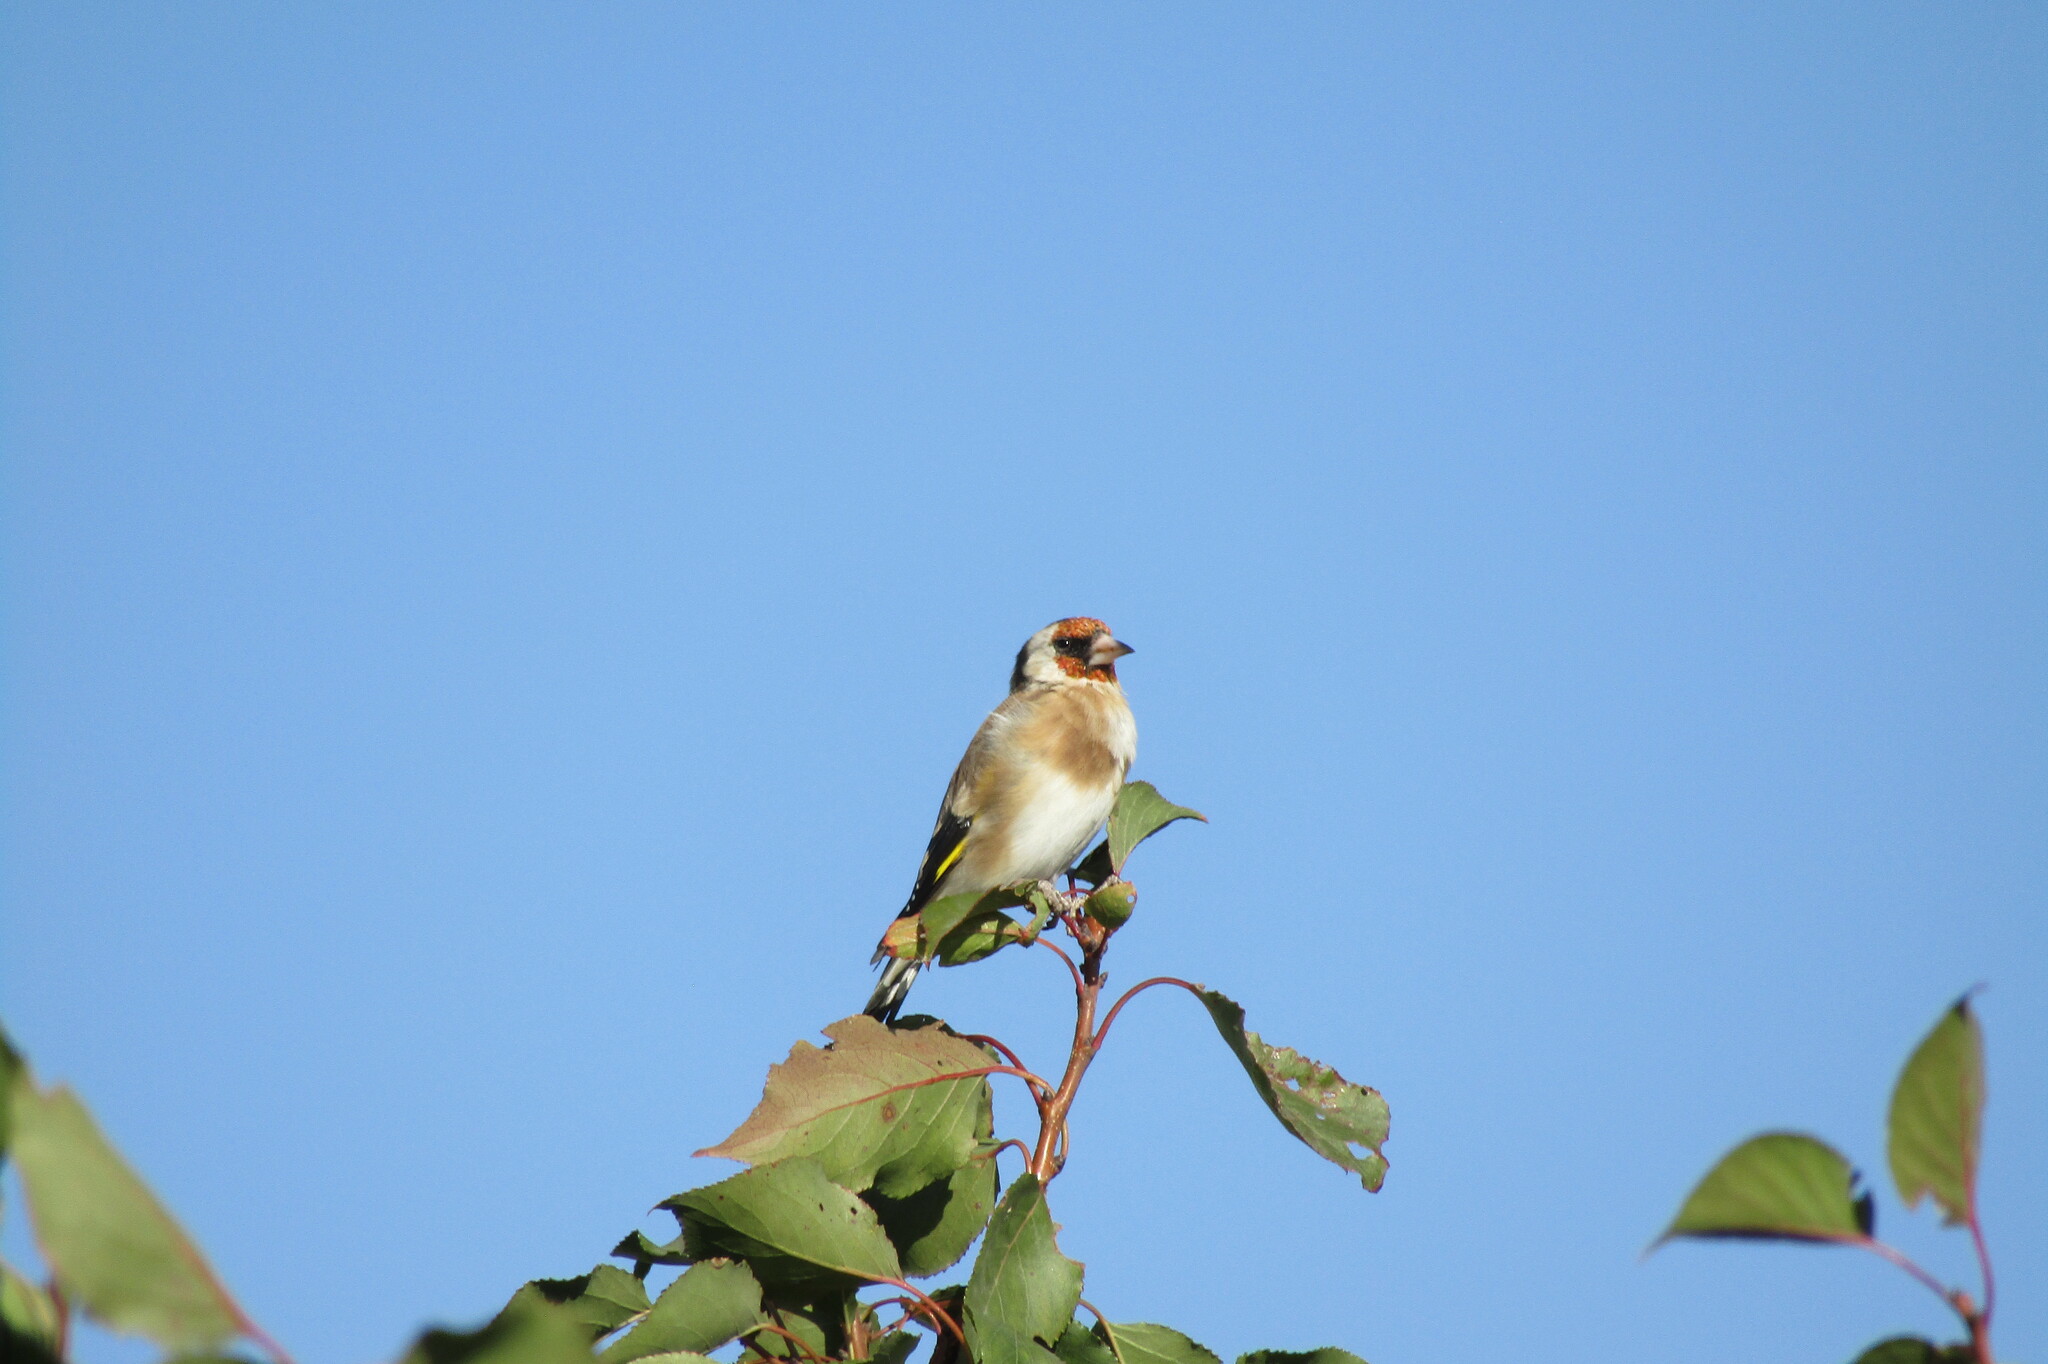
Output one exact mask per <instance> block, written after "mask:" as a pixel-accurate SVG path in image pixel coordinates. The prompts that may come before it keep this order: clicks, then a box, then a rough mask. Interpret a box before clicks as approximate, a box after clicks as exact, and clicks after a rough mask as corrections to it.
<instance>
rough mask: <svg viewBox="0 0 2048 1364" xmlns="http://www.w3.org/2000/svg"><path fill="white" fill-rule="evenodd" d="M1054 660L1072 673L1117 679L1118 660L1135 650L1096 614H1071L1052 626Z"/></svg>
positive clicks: (1093, 678)
mask: <svg viewBox="0 0 2048 1364" xmlns="http://www.w3.org/2000/svg"><path fill="white" fill-rule="evenodd" d="M1052 649H1053V661H1054V662H1055V663H1057V664H1058V665H1059V670H1060V671H1061V672H1063V673H1065V674H1066V675H1067V676H1069V677H1085V678H1087V679H1088V680H1089V681H1091V682H1114V681H1116V661H1117V660H1118V659H1119V658H1122V657H1123V656H1124V655H1125V654H1127V653H1130V652H1132V650H1131V646H1130V645H1128V644H1125V643H1123V642H1122V641H1120V640H1119V639H1117V637H1116V636H1115V635H1112V634H1111V633H1110V632H1109V627H1108V626H1107V625H1104V624H1103V623H1102V622H1101V621H1099V620H1096V619H1095V618H1094V617H1092V616H1071V617H1069V618H1068V619H1066V620H1063V621H1060V622H1058V623H1056V624H1055V625H1054V626H1053V627H1052Z"/></svg>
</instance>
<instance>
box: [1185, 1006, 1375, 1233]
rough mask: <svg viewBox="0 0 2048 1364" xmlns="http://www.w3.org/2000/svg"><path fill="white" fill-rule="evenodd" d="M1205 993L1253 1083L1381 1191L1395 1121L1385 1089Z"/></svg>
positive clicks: (1369, 1187) (1325, 1151)
mask: <svg viewBox="0 0 2048 1364" xmlns="http://www.w3.org/2000/svg"><path fill="white" fill-rule="evenodd" d="M1201 999H1202V1004H1203V1007H1205V1008H1207V1009H1208V1011H1209V1017H1210V1018H1211V1019H1213V1020H1215V1023H1216V1031H1217V1032H1219V1033H1221V1034H1222V1035H1223V1040H1224V1042H1226V1043H1227V1044H1229V1047H1230V1050H1231V1051H1232V1052H1234V1053H1236V1055H1237V1059H1238V1061H1239V1063H1240V1064H1242V1065H1243V1066H1244V1072H1245V1074H1246V1075H1249V1076H1250V1077H1251V1081H1252V1088H1254V1089H1256V1090H1257V1091H1258V1092H1259V1097H1260V1098H1261V1099H1264V1100H1265V1101H1266V1107H1268V1108H1270V1109H1272V1110H1273V1116H1274V1117H1276V1118H1278V1119H1280V1122H1281V1125H1282V1126H1284V1127H1285V1128H1286V1129H1287V1130H1288V1131H1290V1132H1292V1133H1293V1134H1294V1135H1295V1136H1297V1137H1299V1138H1301V1140H1302V1141H1303V1142H1304V1143H1306V1144H1307V1146H1308V1148H1309V1149H1310V1150H1312V1151H1314V1152H1315V1153H1316V1154H1317V1155H1319V1156H1321V1157H1322V1158H1323V1159H1325V1160H1328V1161H1331V1162H1333V1163H1335V1164H1337V1165H1341V1166H1343V1167H1344V1168H1345V1169H1347V1170H1349V1171H1351V1172H1352V1173H1353V1174H1355V1175H1357V1176H1358V1180H1359V1183H1361V1184H1363V1185H1364V1186H1365V1189H1366V1192H1367V1193H1378V1192H1379V1188H1380V1185H1381V1184H1382V1183H1384V1182H1385V1180H1386V1177H1387V1158H1386V1157H1385V1156H1384V1155H1383V1154H1381V1152H1380V1147H1382V1146H1383V1145H1385V1144H1386V1140H1387V1129H1388V1124H1389V1122H1390V1121H1391V1117H1390V1115H1389V1113H1388V1111H1387V1101H1386V1100H1385V1099H1384V1098H1382V1097H1381V1096H1380V1092H1379V1091H1378V1090H1377V1089H1373V1088H1372V1087H1371V1086H1369V1085H1357V1084H1353V1083H1351V1081H1349V1080H1347V1079H1345V1078H1344V1077H1343V1076H1342V1075H1339V1074H1338V1073H1337V1072H1336V1071H1335V1070H1334V1069H1332V1068H1331V1067H1329V1066H1326V1065H1324V1064H1323V1063H1322V1062H1320V1061H1312V1060H1310V1059H1309V1058H1308V1057H1306V1056H1303V1055H1302V1054H1301V1053H1300V1052H1298V1051H1296V1050H1294V1049H1293V1048H1292V1047H1275V1046H1272V1045H1270V1044H1269V1043H1267V1042H1266V1041H1264V1040H1263V1039H1262V1038H1260V1036H1259V1035H1258V1034H1257V1033H1255V1032H1247V1031H1246V1030H1245V1026H1244V1009H1243V1008H1241V1007H1240V1006H1239V1005H1238V1004H1237V1003H1236V1001H1234V1000H1232V999H1229V998H1228V997H1226V996H1224V995H1221V994H1218V993H1217V992H1216V991H1214V990H1206V989H1205V990H1203V991H1202V993H1201ZM1356 1147H1363V1148H1364V1149H1363V1150H1362V1151H1360V1150H1355V1149H1353V1148H1356Z"/></svg>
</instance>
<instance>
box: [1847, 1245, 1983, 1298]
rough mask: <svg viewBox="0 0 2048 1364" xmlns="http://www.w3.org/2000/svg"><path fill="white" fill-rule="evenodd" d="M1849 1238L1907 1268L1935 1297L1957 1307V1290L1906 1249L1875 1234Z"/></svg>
mask: <svg viewBox="0 0 2048 1364" xmlns="http://www.w3.org/2000/svg"><path fill="white" fill-rule="evenodd" d="M1847 1239H1848V1240H1849V1244H1851V1245H1857V1246H1862V1247H1863V1248H1864V1249H1865V1250H1867V1251H1869V1252H1870V1253H1871V1254H1873V1255H1876V1256H1877V1257H1879V1258H1880V1259H1884V1260H1889V1261H1890V1262H1891V1263H1893V1264H1895V1265H1897V1266H1898V1267H1899V1268H1900V1269H1903V1270H1905V1271H1906V1272H1907V1273H1908V1274H1911V1275H1912V1276H1913V1277H1914V1278H1915V1279H1918V1280H1919V1281H1920V1282H1921V1283H1922V1284H1924V1285H1925V1286H1926V1287H1927V1290H1928V1291H1929V1292H1931V1293H1932V1294H1934V1296H1935V1297H1937V1298H1940V1299H1941V1300H1942V1301H1943V1302H1945V1303H1947V1304H1948V1305H1949V1306H1950V1307H1952V1308H1953V1307H1955V1305H1956V1295H1955V1291H1954V1290H1953V1289H1951V1288H1949V1287H1948V1286H1947V1285H1946V1284H1944V1283H1942V1281H1941V1280H1939V1279H1937V1278H1935V1277H1934V1276H1933V1275H1932V1274H1929V1273H1928V1272H1927V1271H1926V1270H1924V1269H1922V1268H1921V1267H1920V1266H1919V1265H1917V1264H1915V1263H1913V1261H1912V1260H1911V1259H1910V1258H1909V1257H1908V1256H1907V1255H1906V1253H1905V1252H1904V1251H1901V1250H1899V1249H1897V1248H1896V1247H1893V1246H1888V1245H1886V1244H1885V1243H1884V1242H1882V1241H1880V1240H1878V1239H1877V1238H1876V1237H1874V1236H1858V1237H1852V1238H1847Z"/></svg>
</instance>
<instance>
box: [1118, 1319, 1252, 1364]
mask: <svg viewBox="0 0 2048 1364" xmlns="http://www.w3.org/2000/svg"><path fill="white" fill-rule="evenodd" d="M1095 1334H1096V1336H1097V1337H1098V1338H1100V1339H1101V1340H1102V1341H1104V1342H1105V1343H1112V1342H1113V1348H1114V1349H1115V1351H1116V1353H1117V1355H1118V1356H1119V1357H1120V1358H1121V1360H1122V1364H1223V1361H1222V1360H1221V1359H1220V1358H1218V1357H1217V1354H1216V1352H1215V1351H1214V1350H1212V1349H1210V1348H1209V1347H1208V1346H1206V1345H1198V1344H1196V1343H1195V1342H1194V1341H1192V1340H1189V1339H1188V1338H1187V1337H1186V1336H1184V1335H1182V1334H1181V1333H1180V1332H1178V1331H1176V1330H1174V1329H1173V1328H1172V1327H1171V1326H1159V1325H1156V1324H1154V1323H1153V1322H1149V1321H1130V1322H1125V1321H1119V1322H1097V1323H1096V1324H1095Z"/></svg>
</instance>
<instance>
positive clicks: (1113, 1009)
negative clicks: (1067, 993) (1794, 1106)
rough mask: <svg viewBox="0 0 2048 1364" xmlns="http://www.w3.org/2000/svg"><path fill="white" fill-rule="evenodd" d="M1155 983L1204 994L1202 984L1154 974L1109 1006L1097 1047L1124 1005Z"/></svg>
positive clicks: (1195, 994) (1096, 1037) (1097, 1037)
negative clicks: (1176, 986)
mask: <svg viewBox="0 0 2048 1364" xmlns="http://www.w3.org/2000/svg"><path fill="white" fill-rule="evenodd" d="M1155 985H1178V986H1180V988H1181V989H1183V990H1186V991H1187V992H1188V993H1189V994H1191V995H1194V996H1195V997H1196V998H1198V999H1199V998H1200V997H1201V994H1202V987H1201V986H1199V985H1193V984H1190V983H1189V982H1187V981H1185V980H1182V979H1181V978H1180V977H1178V976H1154V977H1152V979H1150V980H1141V981H1139V982H1138V983H1137V984H1136V985H1133V986H1132V987H1131V988H1130V989H1128V990H1126V991H1124V992H1123V993H1122V994H1121V995H1119V996H1117V1001H1116V1003H1114V1004H1112V1005H1110V1006H1109V1015H1108V1017H1106V1018H1104V1019H1103V1020H1102V1030H1101V1031H1100V1032H1098V1033H1096V1034H1095V1045H1096V1046H1097V1047H1100V1046H1101V1045H1102V1039H1103V1038H1105V1037H1108V1036H1109V1025H1110V1024H1112V1023H1114V1022H1116V1016H1117V1015H1118V1014H1119V1013H1121V1012H1122V1011H1123V1007H1124V1005H1126V1004H1128V1003H1130V1002H1131V1001H1132V1000H1133V999H1135V998H1136V997H1137V996H1138V995H1139V994H1141V993H1142V992H1144V991H1146V990H1149V989H1151V988H1152V987H1153V986H1155Z"/></svg>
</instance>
